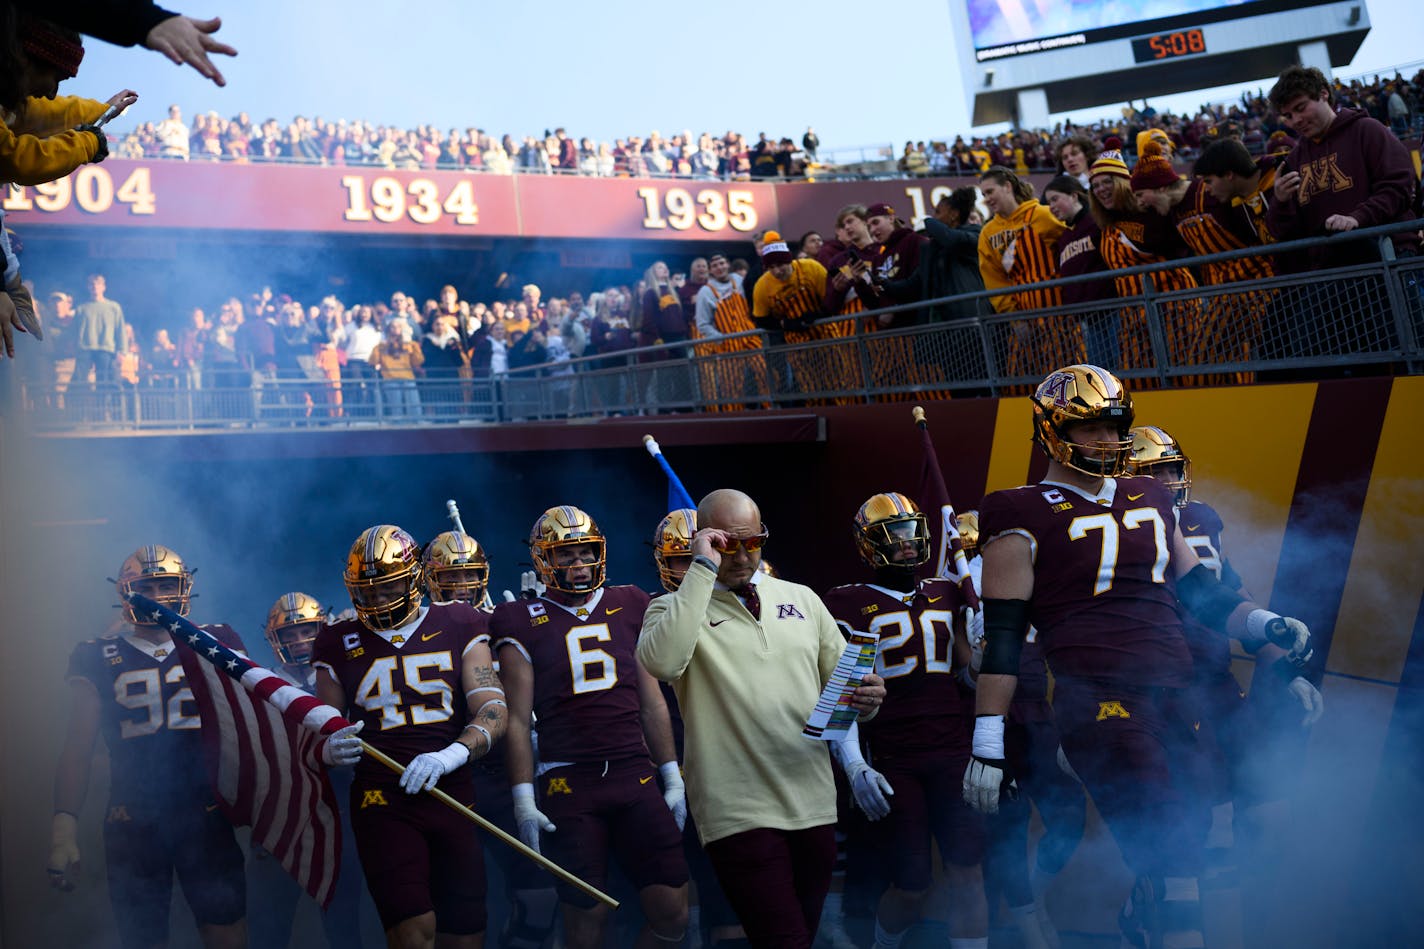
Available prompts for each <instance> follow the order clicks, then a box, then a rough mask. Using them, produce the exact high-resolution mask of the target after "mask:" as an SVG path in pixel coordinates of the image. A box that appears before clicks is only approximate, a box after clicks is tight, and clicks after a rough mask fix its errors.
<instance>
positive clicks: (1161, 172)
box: [1132, 141, 1181, 191]
mask: <svg viewBox="0 0 1424 949" xmlns="http://www.w3.org/2000/svg"><path fill="white" fill-rule="evenodd" d="M1180 180H1181V178H1180V176H1179V175H1178V174H1177V170H1176V169H1175V168H1173V167H1172V163H1171V162H1170V161H1168V160H1167V156H1166V155H1164V154H1163V153H1162V145H1161V143H1160V142H1155V141H1149V142H1147V144H1146V145H1144V146H1143V148H1142V154H1141V155H1140V156H1139V157H1138V159H1137V166H1136V167H1135V168H1133V169H1132V190H1134V191H1142V190H1145V189H1147V188H1166V187H1170V186H1171V185H1174V184H1176V183H1177V182H1178V181H1180Z"/></svg>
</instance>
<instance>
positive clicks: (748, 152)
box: [110, 70, 1424, 179]
mask: <svg viewBox="0 0 1424 949" xmlns="http://www.w3.org/2000/svg"><path fill="white" fill-rule="evenodd" d="M1333 87H1334V92H1335V96H1336V98H1337V100H1338V101H1339V102H1340V103H1341V104H1342V105H1344V106H1346V107H1350V108H1358V109H1362V110H1364V111H1365V112H1366V113H1367V114H1369V115H1370V116H1371V117H1373V118H1375V119H1378V120H1379V121H1380V122H1382V123H1384V124H1386V125H1388V126H1390V128H1391V129H1392V130H1393V131H1394V132H1395V134H1396V135H1399V136H1401V137H1406V136H1409V135H1411V134H1414V135H1417V134H1418V133H1419V130H1420V129H1421V128H1424V70H1421V71H1419V72H1417V73H1415V74H1414V75H1413V77H1411V78H1406V77H1404V76H1403V75H1401V74H1399V73H1396V74H1395V75H1394V76H1393V77H1389V78H1384V77H1380V76H1375V77H1373V79H1368V80H1367V79H1361V78H1357V79H1352V80H1349V81H1348V82H1347V81H1344V80H1339V79H1336V80H1335V81H1334V82H1333ZM1282 128H1283V126H1282V125H1281V123H1280V121H1279V119H1278V118H1277V117H1276V116H1275V115H1274V114H1273V113H1272V111H1271V109H1270V106H1269V103H1268V102H1267V101H1266V98H1265V96H1264V95H1262V94H1261V93H1257V94H1256V95H1243V96H1242V97H1241V100H1240V101H1239V102H1236V103H1226V104H1222V103H1217V104H1203V105H1202V106H1201V107H1200V108H1199V109H1198V110H1197V111H1196V112H1195V113H1193V114H1174V113H1172V112H1161V113H1159V112H1158V111H1157V110H1156V109H1154V108H1152V107H1151V105H1150V104H1149V103H1148V102H1147V100H1143V102H1142V105H1141V106H1140V107H1139V106H1137V105H1136V104H1135V103H1128V105H1127V106H1126V107H1124V108H1123V109H1122V115H1121V117H1120V118H1111V119H1103V120H1099V121H1095V122H1092V123H1089V124H1083V125H1075V124H1073V123H1072V122H1071V121H1069V122H1064V123H1060V124H1058V125H1056V126H1055V127H1054V128H1053V129H1051V130H1049V129H1034V130H1023V131H1007V132H1003V133H1000V134H998V135H988V136H973V135H971V136H968V137H966V136H964V135H956V136H955V137H954V138H953V139H952V140H950V139H948V138H946V139H940V140H933V139H932V140H930V141H929V142H928V144H926V142H925V141H924V140H921V141H917V142H916V141H910V142H906V143H905V146H904V149H903V151H902V152H901V154H900V155H898V156H895V157H896V165H897V168H898V170H899V171H900V172H901V173H903V174H907V175H966V174H975V173H978V172H982V171H984V170H985V169H987V168H988V167H990V166H991V165H1001V166H1003V167H1006V168H1010V169H1013V170H1014V171H1016V172H1017V173H1019V174H1023V173H1026V172H1030V171H1032V172H1043V171H1048V170H1052V169H1054V168H1057V167H1058V166H1059V165H1060V164H1061V152H1062V149H1063V148H1064V147H1065V146H1066V145H1067V144H1068V143H1069V142H1070V141H1072V140H1073V139H1074V138H1078V137H1087V138H1091V139H1097V140H1102V139H1104V138H1107V137H1109V136H1116V137H1117V138H1119V139H1121V140H1122V141H1123V142H1125V143H1127V144H1128V151H1129V152H1130V153H1132V154H1135V152H1136V142H1137V141H1138V137H1139V135H1141V134H1143V133H1145V132H1148V131H1150V130H1152V129H1161V130H1162V131H1163V132H1165V133H1166V134H1167V136H1168V137H1169V138H1170V139H1171V141H1172V144H1173V147H1174V148H1175V149H1176V150H1177V151H1178V153H1180V154H1183V155H1186V156H1191V155H1195V154H1197V153H1199V152H1200V151H1201V149H1202V148H1204V147H1206V146H1207V145H1209V144H1211V142H1212V141H1213V140H1215V139H1216V138H1218V137H1220V136H1222V135H1236V136H1239V137H1240V138H1241V139H1242V141H1243V142H1244V143H1245V144H1246V147H1247V148H1248V149H1250V150H1251V152H1252V154H1256V155H1259V154H1263V153H1264V150H1265V147H1266V141H1267V140H1268V139H1269V138H1270V136H1271V135H1272V134H1273V133H1274V132H1277V131H1279V130H1281V129H1282ZM110 147H111V149H112V150H113V151H114V153H115V154H118V155H120V156H122V157H125V158H168V159H176V160H184V161H230V162H272V161H275V162H298V163H309V164H326V165H374V166H382V167H386V168H404V169H411V170H415V169H421V168H426V169H430V168H440V169H448V170H462V169H464V170H470V171H485V172H491V173H495V174H514V173H538V174H551V173H560V174H579V175H587V176H600V177H612V176H626V177H633V178H641V177H663V176H678V177H695V178H731V179H736V178H762V177H799V176H802V175H807V174H815V173H817V171H819V170H821V169H819V168H818V167H817V166H818V165H820V164H821V161H820V159H821V157H822V156H821V154H820V153H821V148H820V141H819V138H818V137H817V135H816V133H815V131H814V129H811V128H808V129H807V130H806V132H805V133H804V134H803V135H802V136H801V143H800V147H798V146H797V144H796V142H795V141H794V140H793V139H792V138H791V137H789V136H782V137H781V138H779V139H778V138H776V137H773V136H768V135H767V134H766V133H765V132H763V133H761V134H760V135H759V136H758V138H757V141H756V142H754V143H751V142H749V139H748V137H747V136H746V135H744V134H741V133H738V132H733V131H728V132H726V133H725V134H723V135H720V136H715V135H713V134H711V133H708V132H703V133H702V134H700V135H696V136H694V135H693V133H692V132H691V131H682V132H680V133H676V134H673V135H671V136H670V137H668V138H664V137H663V136H662V135H661V134H660V133H659V132H657V131H656V130H654V131H651V132H649V133H647V135H646V137H644V136H643V135H642V134H641V133H640V134H634V135H629V136H627V137H625V138H619V139H616V140H614V141H613V142H611V143H610V142H606V141H595V140H594V139H592V138H588V137H582V138H576V137H574V136H571V135H569V134H568V133H567V132H566V131H565V130H564V129H563V128H557V129H554V130H553V131H552V132H551V131H548V130H546V131H545V132H544V134H543V135H525V136H522V137H520V138H516V137H515V136H513V135H510V134H505V135H503V136H495V135H491V134H488V133H486V131H485V130H484V129H481V128H476V127H469V128H465V129H458V128H452V129H449V130H448V131H445V132H443V133H442V132H441V131H440V130H439V129H437V128H436V127H435V126H433V125H429V124H426V125H420V126H417V127H416V128H413V129H401V128H398V127H396V126H390V125H380V124H376V123H372V122H367V121H363V120H359V119H358V120H353V121H349V122H348V121H347V120H346V119H336V120H331V119H324V118H321V117H320V116H317V117H313V118H310V119H309V118H307V117H305V116H296V117H295V118H293V119H292V120H291V121H290V122H287V123H286V124H285V125H284V124H282V123H281V122H279V121H278V120H277V119H275V118H268V119H266V120H264V121H262V122H261V123H257V122H254V121H253V120H252V118H251V117H250V115H249V114H248V113H247V112H240V113H238V114H237V115H235V116H233V117H232V118H230V119H225V118H223V117H222V116H220V115H219V114H218V113H216V112H206V113H204V112H200V113H198V114H197V115H195V116H193V118H192V121H191V122H187V121H185V120H184V117H183V110H182V109H181V107H180V106H178V105H172V106H169V109H168V117H167V118H165V119H163V120H162V121H158V122H144V123H142V124H140V125H138V126H136V127H135V128H133V129H132V130H130V131H128V132H126V133H123V134H121V135H118V136H115V137H114V139H113V141H112V142H111V145H110ZM886 157H890V156H888V155H887V156H886Z"/></svg>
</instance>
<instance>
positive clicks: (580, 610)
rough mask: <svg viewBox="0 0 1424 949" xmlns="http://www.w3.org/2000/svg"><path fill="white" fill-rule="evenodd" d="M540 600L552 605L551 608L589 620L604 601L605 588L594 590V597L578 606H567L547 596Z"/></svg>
mask: <svg viewBox="0 0 1424 949" xmlns="http://www.w3.org/2000/svg"><path fill="white" fill-rule="evenodd" d="M540 599H541V600H543V601H544V602H545V603H548V604H550V605H551V606H557V607H558V608H559V609H561V610H563V611H564V612H566V613H569V614H571V615H572V616H574V617H575V618H576V619H588V618H589V617H590V616H592V615H593V611H594V610H596V609H598V604H599V602H600V601H602V600H603V587H599V588H598V589H597V590H594V591H593V596H591V597H589V598H588V600H587V601H585V602H583V603H580V604H579V605H578V606H565V605H564V604H562V603H559V602H556V601H554V600H551V599H549V598H548V597H547V596H544V597H540Z"/></svg>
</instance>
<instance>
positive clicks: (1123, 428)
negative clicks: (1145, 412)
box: [1030, 363, 1132, 478]
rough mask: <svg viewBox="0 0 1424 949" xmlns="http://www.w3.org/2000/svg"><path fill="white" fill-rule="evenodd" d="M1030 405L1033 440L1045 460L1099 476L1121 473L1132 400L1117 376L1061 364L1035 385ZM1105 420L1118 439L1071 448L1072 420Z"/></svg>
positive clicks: (1084, 366)
mask: <svg viewBox="0 0 1424 949" xmlns="http://www.w3.org/2000/svg"><path fill="white" fill-rule="evenodd" d="M1030 400H1031V401H1032V402H1033V438H1034V441H1036V442H1037V443H1038V445H1039V447H1040V448H1042V449H1043V451H1044V452H1045V453H1046V454H1047V455H1048V457H1049V458H1051V459H1053V460H1054V461H1056V462H1058V463H1059V464H1061V465H1065V466H1067V467H1069V468H1072V469H1074V470H1075V471H1081V472H1083V473H1084V474H1087V475H1092V476H1094V477H1100V478H1110V477H1112V476H1114V475H1119V474H1122V473H1123V470H1124V469H1125V468H1126V465H1127V456H1128V452H1129V451H1130V450H1131V449H1132V436H1131V435H1130V434H1129V432H1128V430H1129V429H1131V428H1132V397H1131V396H1130V395H1128V394H1127V390H1126V389H1124V388H1123V387H1122V382H1121V381H1119V380H1118V378H1117V376H1115V375H1113V374H1112V373H1110V372H1108V371H1107V370H1106V369H1102V368H1099V367H1098V366H1090V365H1087V364H1084V363H1080V364H1077V365H1073V366H1066V367H1064V368H1063V369H1059V370H1057V371H1056V372H1051V373H1049V374H1048V377H1047V378H1046V379H1044V380H1043V381H1042V382H1041V383H1039V385H1038V388H1037V389H1035V390H1034V393H1033V395H1032V396H1031V397H1030ZM1097 421H1110V422H1112V423H1113V424H1114V426H1115V427H1116V428H1117V430H1118V433H1119V437H1118V438H1117V439H1115V440H1111V441H1102V442H1093V443H1091V444H1084V445H1080V444H1076V443H1075V442H1073V441H1071V440H1069V438H1068V428H1069V426H1071V425H1073V424H1074V423H1076V422H1097Z"/></svg>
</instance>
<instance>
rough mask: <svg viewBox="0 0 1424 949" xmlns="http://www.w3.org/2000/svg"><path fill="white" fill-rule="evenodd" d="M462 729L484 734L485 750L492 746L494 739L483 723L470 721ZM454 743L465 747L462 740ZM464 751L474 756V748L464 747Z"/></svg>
mask: <svg viewBox="0 0 1424 949" xmlns="http://www.w3.org/2000/svg"><path fill="white" fill-rule="evenodd" d="M486 704H488V703H486ZM501 704H503V703H501ZM464 730H465V731H477V732H479V733H480V734H481V735H484V736H485V751H487V752H488V751H489V750H490V749H491V748H493V747H494V739H493V738H491V737H490V733H489V730H488V729H487V728H485V727H484V726H483V725H476V724H475V723H474V722H470V724H468V725H466V726H465V728H464ZM455 744H457V745H459V746H460V747H461V748H465V745H464V743H463V742H458V741H457V742H455ZM465 751H466V752H467V753H468V754H469V756H470V757H471V758H473V757H474V756H475V750H474V749H473V748H465Z"/></svg>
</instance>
